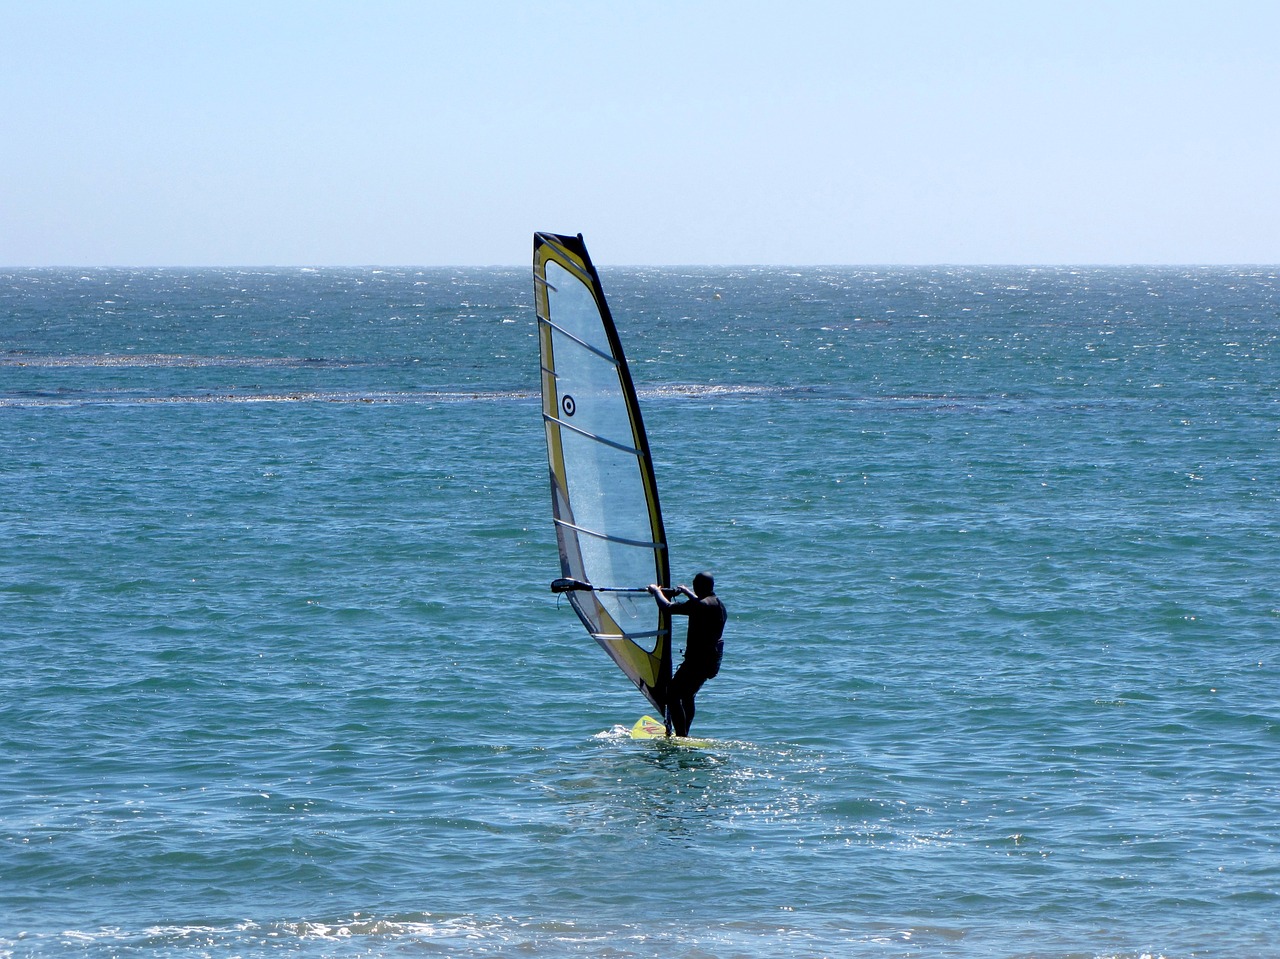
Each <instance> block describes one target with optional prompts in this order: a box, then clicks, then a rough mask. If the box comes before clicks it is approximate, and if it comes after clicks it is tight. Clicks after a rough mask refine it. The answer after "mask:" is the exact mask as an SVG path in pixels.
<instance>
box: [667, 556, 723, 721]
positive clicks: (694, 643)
mask: <svg viewBox="0 0 1280 959" xmlns="http://www.w3.org/2000/svg"><path fill="white" fill-rule="evenodd" d="M715 589H716V583H715V580H714V579H712V578H711V574H710V573H699V574H698V575H697V576H695V577H694V578H693V589H690V588H689V587H688V586H678V587H676V588H675V589H673V590H663V589H662V588H661V587H660V586H657V585H653V586H650V587H649V592H650V593H652V594H653V598H654V599H655V600H656V601H657V603H658V605H659V606H661V607H662V608H663V609H665V610H668V611H669V612H670V613H671V615H672V616H688V617H689V633H688V636H687V637H686V639H685V647H684V662H682V663H681V664H680V668H679V669H677V670H676V674H675V676H673V677H672V678H671V685H670V686H669V687H668V693H667V721H668V723H669V727H668V728H669V730H670V731H671V732H674V733H675V735H677V736H688V735H689V727H690V726H691V725H692V724H693V697H694V696H696V695H697V693H698V690H699V689H701V688H702V684H703V683H705V682H706V681H707V680H708V679H711V678H712V677H713V676H715V674H716V673H718V672H720V658H721V656H723V655H724V640H723V639H722V638H721V637H722V636H723V635H724V624H725V621H726V620H728V618H729V611H728V610H726V609H725V608H724V603H722V602H720V597H718V596H717V595H716V593H715ZM682 593H683V594H684V596H685V597H686V599H685V600H684V602H681V603H673V602H671V600H670V598H669V596H678V595H680V594H682Z"/></svg>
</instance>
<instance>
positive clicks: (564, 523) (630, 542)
mask: <svg viewBox="0 0 1280 959" xmlns="http://www.w3.org/2000/svg"><path fill="white" fill-rule="evenodd" d="M552 522H554V523H555V524H556V527H557V528H560V529H571V530H573V531H574V532H575V533H584V534H586V535H587V536H594V537H596V539H603V540H608V541H609V542H611V543H618V544H620V545H622V546H639V547H642V548H643V549H653V550H658V549H666V548H667V544H666V543H646V542H645V541H644V540H641V539H623V538H622V537H621V536H612V535H610V534H609V533H603V532H601V531H600V530H598V529H587V527H585V526H578V525H576V524H575V523H570V522H569V521H568V520H563V519H556V520H552ZM639 591H640V592H642V593H643V592H644V589H640V590H639Z"/></svg>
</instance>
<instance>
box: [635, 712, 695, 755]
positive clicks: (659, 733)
mask: <svg viewBox="0 0 1280 959" xmlns="http://www.w3.org/2000/svg"><path fill="white" fill-rule="evenodd" d="M631 738H632V739H660V740H662V741H663V742H667V743H671V744H672V745H673V746H692V747H699V746H710V745H711V744H712V741H711V740H710V739H695V738H693V737H691V736H668V735H667V726H666V724H665V723H664V722H663V721H662V720H660V719H654V718H653V717H652V716H641V717H640V719H639V720H638V721H637V722H636V724H635V725H634V726H632V727H631Z"/></svg>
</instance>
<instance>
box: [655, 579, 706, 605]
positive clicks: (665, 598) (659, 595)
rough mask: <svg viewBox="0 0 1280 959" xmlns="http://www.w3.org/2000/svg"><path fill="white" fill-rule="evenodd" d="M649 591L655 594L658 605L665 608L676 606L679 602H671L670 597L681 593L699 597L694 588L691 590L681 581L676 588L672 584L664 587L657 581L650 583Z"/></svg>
mask: <svg viewBox="0 0 1280 959" xmlns="http://www.w3.org/2000/svg"><path fill="white" fill-rule="evenodd" d="M649 592H650V593H652V594H653V598H654V599H655V600H656V601H657V603H658V605H659V606H660V607H662V608H663V609H675V608H676V605H677V604H675V603H673V602H671V599H670V597H672V596H679V595H681V594H684V595H685V596H687V597H689V599H697V598H698V594H697V593H695V592H694V591H693V590H691V589H690V588H689V587H688V586H685V585H684V584H683V583H681V584H680V585H679V586H677V587H675V588H674V589H672V588H671V587H670V586H667V587H662V586H659V585H658V584H657V583H650V584H649Z"/></svg>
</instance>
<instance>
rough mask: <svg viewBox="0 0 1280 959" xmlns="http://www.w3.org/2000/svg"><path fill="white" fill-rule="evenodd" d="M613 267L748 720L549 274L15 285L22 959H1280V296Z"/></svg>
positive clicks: (686, 550) (1239, 285)
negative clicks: (668, 594) (661, 599)
mask: <svg viewBox="0 0 1280 959" xmlns="http://www.w3.org/2000/svg"><path fill="white" fill-rule="evenodd" d="M602 273H603V279H604V283H605V287H606V290H607V291H608V292H609V295H610V298H611V302H612V305H613V308H614V312H615V315H616V318H617V320H618V323H619V327H620V330H621V335H622V338H623V342H624V344H625V346H626V348H627V351H628V355H629V358H630V360H631V365H632V370H633V374H634V377H635V380H636V382H637V385H638V387H639V389H640V392H641V402H642V404H643V406H644V410H645V417H646V422H647V425H648V427H649V432H650V435H651V441H652V445H653V448H654V454H655V459H656V469H657V475H658V482H659V485H660V489H661V493H662V497H663V502H664V507H665V512H666V518H667V528H668V533H669V537H670V541H671V545H672V559H673V566H674V569H675V571H676V575H677V576H678V577H679V578H680V579H682V580H684V581H688V579H689V578H690V577H691V576H692V574H693V573H694V572H696V571H697V570H698V569H701V568H710V569H712V570H714V571H715V573H716V575H717V582H718V586H719V592H720V594H721V596H722V597H723V598H724V599H725V601H726V603H727V604H728V606H729V607H730V609H731V612H732V618H731V620H730V625H729V631H728V634H727V653H726V661H725V666H724V669H723V671H722V672H721V674H720V676H719V677H718V678H717V679H716V680H714V681H713V682H712V683H710V684H709V685H708V686H707V687H706V688H705V689H704V691H703V693H702V694H701V695H700V697H699V712H698V718H697V721H696V723H695V727H694V730H695V733H696V734H698V735H701V736H707V737H710V738H712V739H713V740H714V743H713V744H712V745H711V746H710V747H708V748H703V749H682V748H672V747H670V746H667V745H665V744H662V743H657V744H655V743H643V742H633V741H631V740H629V739H627V738H626V737H625V736H623V735H621V734H620V733H619V731H618V729H617V727H619V726H629V725H630V724H631V723H632V722H633V721H634V720H635V719H636V718H637V717H638V716H639V715H640V714H641V713H642V712H644V711H645V709H646V703H645V702H644V701H643V699H642V698H641V697H640V696H639V694H638V693H637V692H636V691H635V690H634V689H632V688H631V687H630V685H629V684H628V683H627V681H626V680H625V678H624V677H622V675H621V673H619V672H618V671H617V670H616V669H615V668H614V667H613V666H612V664H610V663H609V662H608V660H607V659H606V657H605V656H604V655H603V653H602V652H601V651H600V650H599V649H598V648H597V647H595V645H594V644H593V643H592V642H591V641H590V640H589V639H588V638H587V637H586V636H585V635H584V634H583V632H582V629H581V627H580V625H579V623H578V622H577V618H576V617H575V616H574V615H573V613H572V611H571V610H570V609H569V607H568V606H567V604H564V603H561V602H558V601H557V599H556V597H554V596H553V595H552V594H551V593H550V592H549V590H548V589H547V584H548V583H549V582H550V580H551V579H552V578H554V577H555V576H557V575H558V574H559V570H558V565H557V561H556V548H555V544H554V535H553V532H552V529H551V523H550V510H549V499H550V497H549V493H548V489H547V482H546V465H545V463H546V461H545V451H544V449H543V432H542V424H541V416H540V411H539V406H538V402H537V399H536V396H535V391H536V389H537V384H538V356H537V341H536V336H535V324H534V318H533V313H532V294H531V282H530V277H529V273H528V271H527V270H516V269H512V270H368V269H366V270H356V269H351V270H319V271H313V270H200V271H195V270H193V271H182V270H92V271H74V270H73V271H65V270H34V271H9V272H4V273H0V956H3V957H23V959H25V957H57V959H61V957H64V956H75V957H78V959H79V957H84V959H102V957H138V959H159V957H166V959H168V957H178V959H188V957H192V959H194V957H224V956H225V957H239V956H253V957H261V956H276V955H283V956H298V957H304V959H313V957H347V956H357V955H360V956H364V955H375V956H437V955H439V956H458V957H485V956H593V957H609V959H630V957H689V959H704V957H718V959H728V957H746V959H773V957H819V956H831V957H846V956H854V957H915V956H925V957H964V959H1013V957H1038V959H1092V957H1122V959H1139V957H1148V956H1149V957H1156V956H1162V957H1168V959H1189V957H1229V959H1234V957H1240V959H1245V957H1248V959H1266V957H1280V705H1277V691H1278V689H1280V655H1278V647H1280V508H1278V506H1280V503H1278V502H1277V500H1278V491H1280V387H1278V386H1277V384H1280V281H1278V279H1277V277H1278V276H1280V274H1278V273H1277V271H1276V270H1274V269H1262V268H1249V269H1225V268H1212V269H1210V268H1195V269H1137V268H1133V269H1066V268H1061V269H1026V268H1023V269H1012V268H1004V269H996V268H990V269H977V268H974V269H852V268H849V269H799V270H782V269H733V270H730V269H714V270H713V269H645V270H627V269H606V270H603V271H602Z"/></svg>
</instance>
